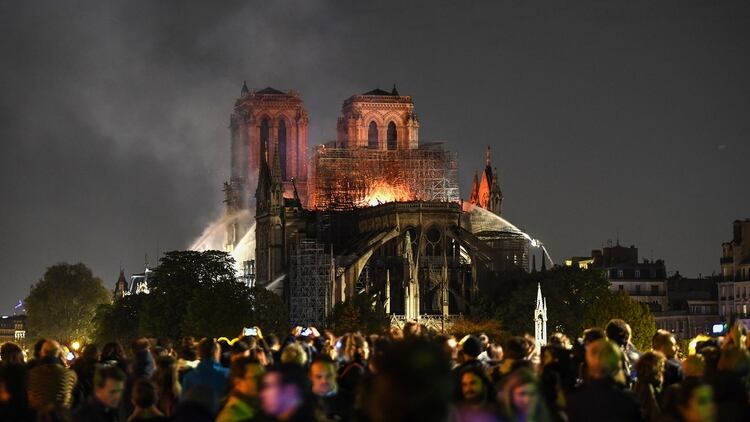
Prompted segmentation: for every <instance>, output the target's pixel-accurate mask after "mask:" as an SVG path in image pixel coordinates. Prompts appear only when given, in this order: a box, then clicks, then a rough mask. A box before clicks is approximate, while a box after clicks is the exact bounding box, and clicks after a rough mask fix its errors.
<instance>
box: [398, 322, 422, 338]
mask: <svg viewBox="0 0 750 422" xmlns="http://www.w3.org/2000/svg"><path fill="white" fill-rule="evenodd" d="M401 333H402V334H403V337H404V338H406V337H419V336H421V335H422V326H421V325H419V323H418V322H414V321H407V322H406V323H405V324H404V329H403V330H402V331H401Z"/></svg>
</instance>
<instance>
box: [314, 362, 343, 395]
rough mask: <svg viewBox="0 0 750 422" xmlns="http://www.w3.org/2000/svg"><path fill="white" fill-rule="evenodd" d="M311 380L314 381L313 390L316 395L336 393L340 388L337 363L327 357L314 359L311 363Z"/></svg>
mask: <svg viewBox="0 0 750 422" xmlns="http://www.w3.org/2000/svg"><path fill="white" fill-rule="evenodd" d="M310 381H311V382H312V392H313V394H315V395H316V396H326V395H328V394H331V393H335V392H336V391H337V389H338V385H337V383H336V365H335V364H334V363H333V361H332V360H330V359H327V358H325V357H321V358H317V359H315V360H313V362H312V364H311V365H310Z"/></svg>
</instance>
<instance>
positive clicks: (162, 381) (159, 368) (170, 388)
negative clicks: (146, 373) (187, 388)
mask: <svg viewBox="0 0 750 422" xmlns="http://www.w3.org/2000/svg"><path fill="white" fill-rule="evenodd" d="M178 379H179V373H178V372H177V361H176V360H175V358H173V357H172V356H169V355H167V356H159V358H158V359H156V371H155V372H154V375H153V380H154V381H156V386H157V388H158V389H159V391H160V394H166V393H167V392H171V393H172V394H175V395H176V394H177V393H178V392H179V390H180V387H179V382H178Z"/></svg>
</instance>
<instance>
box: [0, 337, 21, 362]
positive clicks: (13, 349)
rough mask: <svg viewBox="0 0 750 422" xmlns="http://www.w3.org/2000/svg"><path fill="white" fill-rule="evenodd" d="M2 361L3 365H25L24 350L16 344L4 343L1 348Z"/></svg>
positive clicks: (0, 359)
mask: <svg viewBox="0 0 750 422" xmlns="http://www.w3.org/2000/svg"><path fill="white" fill-rule="evenodd" d="M0 361H1V362H2V363H13V364H15V363H19V364H20V363H23V362H24V358H23V350H21V348H20V347H19V346H18V345H17V344H15V343H11V342H7V343H3V345H2V346H0Z"/></svg>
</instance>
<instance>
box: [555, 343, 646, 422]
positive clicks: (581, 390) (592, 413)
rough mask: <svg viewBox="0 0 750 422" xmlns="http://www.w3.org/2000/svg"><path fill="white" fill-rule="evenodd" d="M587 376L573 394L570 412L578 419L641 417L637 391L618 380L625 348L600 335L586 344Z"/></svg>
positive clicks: (613, 419) (572, 417)
mask: <svg viewBox="0 0 750 422" xmlns="http://www.w3.org/2000/svg"><path fill="white" fill-rule="evenodd" d="M586 366H587V368H588V370H587V371H588V377H587V378H586V379H585V380H584V382H583V384H582V385H581V386H580V387H578V389H576V390H575V391H574V392H573V393H572V394H570V396H569V398H568V403H567V414H568V418H569V420H570V422H577V421H641V420H642V416H641V409H640V405H639V404H638V400H637V399H636V397H635V395H634V394H633V393H632V392H631V391H628V390H625V389H624V388H623V386H622V385H620V384H618V382H617V381H616V378H617V377H618V374H619V373H620V372H621V371H622V349H621V347H620V345H618V344H616V343H614V342H613V341H611V340H605V339H600V340H596V341H594V342H592V343H591V344H589V345H588V347H587V348H586Z"/></svg>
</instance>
